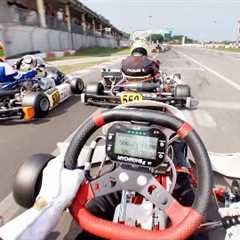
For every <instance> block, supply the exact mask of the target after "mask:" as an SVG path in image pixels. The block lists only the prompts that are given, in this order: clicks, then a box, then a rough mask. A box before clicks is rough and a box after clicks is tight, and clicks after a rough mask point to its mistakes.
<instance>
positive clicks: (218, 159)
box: [209, 152, 240, 179]
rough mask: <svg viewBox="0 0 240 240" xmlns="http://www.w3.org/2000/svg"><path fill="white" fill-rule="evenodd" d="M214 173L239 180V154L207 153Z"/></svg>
mask: <svg viewBox="0 0 240 240" xmlns="http://www.w3.org/2000/svg"><path fill="white" fill-rule="evenodd" d="M209 157H210V161H211V165H212V168H213V171H214V172H217V173H219V174H221V175H223V176H225V177H229V178H239V179H240V153H225V154H224V153H211V152H210V153H209Z"/></svg>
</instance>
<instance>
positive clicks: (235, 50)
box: [216, 48, 240, 53]
mask: <svg viewBox="0 0 240 240" xmlns="http://www.w3.org/2000/svg"><path fill="white" fill-rule="evenodd" d="M216 50H221V51H225V52H238V53H240V48H216Z"/></svg>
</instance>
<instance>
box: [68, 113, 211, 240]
mask: <svg viewBox="0 0 240 240" xmlns="http://www.w3.org/2000/svg"><path fill="white" fill-rule="evenodd" d="M143 113H144V114H143ZM131 120H134V121H140V122H141V121H142V122H150V123H151V124H156V125H160V126H162V127H166V128H170V129H172V130H173V131H175V132H177V133H179V135H180V136H181V137H182V138H184V139H185V140H186V143H187V144H188V145H189V148H190V150H191V152H192V154H193V156H194V158H195V161H196V169H197V180H198V189H197V191H196V195H195V199H194V203H193V205H192V208H190V209H191V210H190V212H189V214H188V215H186V218H185V219H184V220H183V221H182V222H181V224H178V225H177V226H175V227H174V226H172V227H170V228H168V229H167V230H164V231H162V232H159V231H146V230H140V229H136V228H132V227H127V226H124V225H121V226H120V225H119V224H114V223H111V222H107V221H105V220H102V219H99V218H97V217H95V216H93V215H92V214H91V213H89V212H88V211H87V210H86V209H85V208H80V209H79V212H78V213H79V214H78V216H77V217H78V220H79V221H80V225H81V226H82V227H83V228H85V229H86V230H88V229H89V230H90V231H91V229H92V230H93V231H94V233H95V234H96V233H101V231H103V232H104V234H105V235H104V236H105V237H106V236H107V237H109V238H111V237H112V236H113V235H114V236H115V238H116V239H117V237H116V236H119V239H124V240H125V239H129V237H130V236H131V237H130V239H146V240H153V239H159V240H163V239H164V240H167V239H185V238H186V237H188V236H190V234H192V233H193V231H194V230H196V228H197V227H198V226H199V225H200V223H201V221H202V218H203V217H204V216H205V213H206V209H207V206H208V203H209V198H210V196H211V189H212V174H211V165H210V160H209V156H208V153H207V150H206V148H205V146H204V144H203V142H202V140H201V139H200V137H199V136H198V134H197V133H196V132H195V131H194V130H193V129H191V127H189V125H188V124H186V123H184V122H183V121H182V120H180V119H178V118H175V117H173V116H171V115H169V114H166V113H159V112H158V113H154V112H146V111H145V112H142V111H139V110H138V111H137V110H135V109H127V110H125V109H114V110H111V111H104V112H102V113H99V114H98V115H97V116H95V117H93V118H89V119H88V121H87V122H86V123H85V124H84V125H83V126H82V128H81V129H79V130H78V132H77V133H76V134H75V136H74V138H73V139H72V142H71V143H70V145H69V148H68V150H67V152H66V155H65V166H66V168H68V169H75V168H76V167H77V159H78V156H79V154H80V151H81V149H82V148H83V146H84V145H85V143H86V142H87V140H88V138H89V137H90V136H91V135H92V134H93V133H94V132H95V131H96V130H97V129H98V128H100V127H101V126H103V125H105V124H107V123H110V122H114V121H131ZM178 210H179V209H178V207H177V205H176V206H175V207H174V206H172V209H170V210H169V211H174V212H176V213H177V212H178ZM75 217H76V216H75ZM89 221H90V222H89ZM121 233H122V234H121ZM118 234H119V235H118ZM136 234H137V236H136ZM166 234H167V235H166ZM120 236H122V237H120ZM134 236H135V237H134Z"/></svg>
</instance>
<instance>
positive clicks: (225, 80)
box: [174, 50, 240, 91]
mask: <svg viewBox="0 0 240 240" xmlns="http://www.w3.org/2000/svg"><path fill="white" fill-rule="evenodd" d="M174 51H175V52H176V53H178V54H179V55H182V56H183V57H185V58H187V59H188V60H190V61H192V62H194V63H195V64H197V65H199V66H200V67H202V68H204V69H205V70H207V71H208V72H210V73H212V74H213V75H215V76H217V77H218V78H220V79H222V80H223V81H224V82H226V83H227V84H229V85H230V86H232V87H233V88H235V89H236V90H238V91H240V85H239V84H237V83H235V82H234V81H233V80H231V79H229V78H227V77H225V76H223V75H222V74H220V73H218V72H216V71H214V70H213V69H211V68H209V67H207V66H206V65H204V64H202V63H200V62H199V61H197V60H196V59H194V58H192V57H190V56H188V55H186V54H184V53H182V52H180V51H178V50H174Z"/></svg>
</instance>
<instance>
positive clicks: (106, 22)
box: [60, 0, 125, 35]
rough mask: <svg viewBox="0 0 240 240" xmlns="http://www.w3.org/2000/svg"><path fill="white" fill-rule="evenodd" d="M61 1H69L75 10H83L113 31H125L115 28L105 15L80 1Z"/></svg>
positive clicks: (63, 0) (67, 0)
mask: <svg viewBox="0 0 240 240" xmlns="http://www.w3.org/2000/svg"><path fill="white" fill-rule="evenodd" d="M60 1H61V2H64V3H67V2H68V3H70V4H72V5H74V6H76V7H77V9H75V10H77V11H79V12H85V13H87V14H88V15H90V16H91V17H93V18H94V19H96V20H98V21H100V22H101V23H102V24H104V25H105V26H106V27H109V28H112V29H113V30H114V31H115V32H118V33H119V34H122V35H124V34H125V33H124V32H122V31H120V30H119V29H118V28H116V27H115V26H113V25H112V24H111V22H110V21H109V20H108V19H106V18H105V17H103V16H102V15H100V14H98V13H97V12H94V11H93V10H91V9H90V8H89V7H87V6H86V5H84V4H83V3H82V2H81V1H79V0H60Z"/></svg>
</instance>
